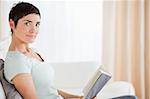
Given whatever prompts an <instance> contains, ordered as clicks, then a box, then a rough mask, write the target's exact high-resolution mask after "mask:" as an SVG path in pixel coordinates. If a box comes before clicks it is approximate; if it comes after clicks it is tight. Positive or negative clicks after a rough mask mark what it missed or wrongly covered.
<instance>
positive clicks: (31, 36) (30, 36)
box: [26, 35, 36, 38]
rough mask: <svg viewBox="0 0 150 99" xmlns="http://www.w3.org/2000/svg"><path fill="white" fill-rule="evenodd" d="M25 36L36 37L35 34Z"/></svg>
mask: <svg viewBox="0 0 150 99" xmlns="http://www.w3.org/2000/svg"><path fill="white" fill-rule="evenodd" d="M26 36H27V37H29V38H35V37H36V35H26Z"/></svg>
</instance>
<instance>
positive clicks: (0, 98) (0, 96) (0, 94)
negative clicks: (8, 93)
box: [0, 83, 6, 99]
mask: <svg viewBox="0 0 150 99" xmlns="http://www.w3.org/2000/svg"><path fill="white" fill-rule="evenodd" d="M0 99H6V97H5V93H4V90H3V87H2V85H1V83H0Z"/></svg>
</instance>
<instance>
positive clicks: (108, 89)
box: [0, 38, 136, 99]
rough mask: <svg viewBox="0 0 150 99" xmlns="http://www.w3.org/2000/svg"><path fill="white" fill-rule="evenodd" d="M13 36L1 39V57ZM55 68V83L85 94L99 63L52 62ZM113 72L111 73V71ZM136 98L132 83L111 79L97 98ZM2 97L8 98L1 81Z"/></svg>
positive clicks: (57, 85) (65, 88) (72, 91)
mask: <svg viewBox="0 0 150 99" xmlns="http://www.w3.org/2000/svg"><path fill="white" fill-rule="evenodd" d="M10 41H11V38H5V39H3V40H0V59H4V58H5V55H6V52H7V49H8V45H9V43H10ZM51 65H52V66H53V68H54V70H55V80H54V82H55V85H56V87H57V88H59V89H62V90H64V91H67V92H70V93H73V94H77V95H83V93H82V89H83V88H84V86H85V85H86V84H87V82H88V80H89V79H90V78H91V77H92V75H93V74H94V72H95V71H96V69H97V68H98V67H99V64H98V63H97V62H94V61H85V62H63V63H51ZM110 74H111V73H110ZM110 98H114V99H136V97H135V90H134V87H133V86H132V84H131V83H129V82H125V81H115V82H112V81H109V82H108V83H107V84H106V85H105V86H104V87H103V88H102V90H101V91H100V92H99V94H98V95H97V99H110ZM0 99H6V96H5V93H4V89H3V86H2V84H1V81H0Z"/></svg>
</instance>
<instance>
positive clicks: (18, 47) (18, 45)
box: [9, 38, 29, 53]
mask: <svg viewBox="0 0 150 99" xmlns="http://www.w3.org/2000/svg"><path fill="white" fill-rule="evenodd" d="M9 50H11V51H20V52H23V53H26V52H29V46H28V44H27V43H24V42H22V41H20V40H19V39H14V38H12V42H11V44H10V47H9Z"/></svg>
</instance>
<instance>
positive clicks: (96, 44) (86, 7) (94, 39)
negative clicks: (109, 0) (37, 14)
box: [1, 1, 102, 63]
mask: <svg viewBox="0 0 150 99" xmlns="http://www.w3.org/2000/svg"><path fill="white" fill-rule="evenodd" d="M30 2H31V1H30ZM2 3H3V8H4V9H2V15H1V16H2V20H5V21H3V22H4V23H3V22H2V23H1V24H2V33H4V34H5V35H7V34H8V33H9V32H10V29H9V26H8V22H7V21H8V20H7V19H8V12H9V10H10V8H11V6H12V4H13V3H14V1H8V2H6V1H2ZM31 3H33V4H34V5H36V6H37V7H38V8H39V9H40V11H41V14H42V19H41V27H40V33H39V36H38V38H37V40H36V42H35V43H34V44H33V45H32V46H33V47H36V48H37V49H39V50H40V52H42V54H43V55H44V56H45V57H46V59H47V60H49V61H51V62H68V61H69V62H70V61H97V62H100V63H101V52H102V51H101V46H102V2H99V1H32V2H31Z"/></svg>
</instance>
